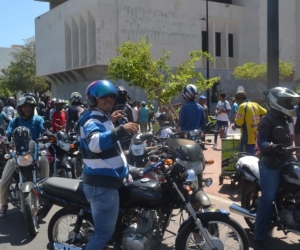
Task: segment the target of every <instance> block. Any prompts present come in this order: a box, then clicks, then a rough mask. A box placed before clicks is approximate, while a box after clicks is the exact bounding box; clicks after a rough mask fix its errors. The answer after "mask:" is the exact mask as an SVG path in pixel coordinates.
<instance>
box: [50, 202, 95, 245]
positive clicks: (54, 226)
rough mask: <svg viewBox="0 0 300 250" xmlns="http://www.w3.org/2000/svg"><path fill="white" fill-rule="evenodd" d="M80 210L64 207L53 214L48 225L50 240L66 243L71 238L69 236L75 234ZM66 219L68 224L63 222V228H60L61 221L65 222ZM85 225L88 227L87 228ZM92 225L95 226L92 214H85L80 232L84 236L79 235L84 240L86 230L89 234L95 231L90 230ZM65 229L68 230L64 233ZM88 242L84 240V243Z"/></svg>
mask: <svg viewBox="0 0 300 250" xmlns="http://www.w3.org/2000/svg"><path fill="white" fill-rule="evenodd" d="M78 212H79V209H66V208H62V209H60V210H59V211H57V212H56V213H55V214H54V215H53V217H52V218H51V220H50V222H49V225H48V240H49V242H58V243H66V242H68V240H70V238H69V237H71V236H74V232H73V230H74V226H75V223H76V220H77V216H78ZM64 220H65V222H66V224H63V225H62V229H61V230H60V229H59V226H60V223H63V222H64ZM85 226H87V227H86V228H85ZM90 227H93V219H92V215H89V214H85V215H84V216H83V221H82V226H81V228H80V234H81V236H82V237H79V238H80V239H83V241H84V237H87V236H86V235H84V233H85V232H88V233H90V235H89V236H92V234H93V232H91V231H90V230H91V228H90ZM63 230H67V232H65V233H64V234H63ZM58 233H61V234H63V235H58ZM64 237H65V238H64ZM87 240H88V239H87ZM86 243H87V242H82V245H83V244H86ZM78 244H79V245H78V246H80V243H78Z"/></svg>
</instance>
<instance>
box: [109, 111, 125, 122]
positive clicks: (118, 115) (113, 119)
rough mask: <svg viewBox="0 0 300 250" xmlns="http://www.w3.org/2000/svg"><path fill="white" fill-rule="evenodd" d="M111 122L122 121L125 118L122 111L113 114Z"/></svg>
mask: <svg viewBox="0 0 300 250" xmlns="http://www.w3.org/2000/svg"><path fill="white" fill-rule="evenodd" d="M110 117H111V122H112V123H115V122H116V121H117V120H119V119H121V118H122V117H123V115H122V110H116V111H114V112H113V113H112V114H111V116H110Z"/></svg>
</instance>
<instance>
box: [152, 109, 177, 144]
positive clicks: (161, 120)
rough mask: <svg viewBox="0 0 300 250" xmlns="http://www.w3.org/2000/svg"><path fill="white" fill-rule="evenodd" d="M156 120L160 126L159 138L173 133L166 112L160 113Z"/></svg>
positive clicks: (164, 137) (167, 136)
mask: <svg viewBox="0 0 300 250" xmlns="http://www.w3.org/2000/svg"><path fill="white" fill-rule="evenodd" d="M156 120H157V121H158V124H159V126H160V133H159V137H160V138H161V139H166V138H169V134H171V133H173V130H174V129H172V126H171V123H170V122H169V121H168V117H167V114H166V113H165V112H163V113H161V114H160V115H159V116H158V117H157V118H156Z"/></svg>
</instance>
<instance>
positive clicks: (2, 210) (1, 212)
mask: <svg viewBox="0 0 300 250" xmlns="http://www.w3.org/2000/svg"><path fill="white" fill-rule="evenodd" d="M7 209H8V205H3V206H2V207H1V208H0V218H2V217H4V216H5V215H6V211H7Z"/></svg>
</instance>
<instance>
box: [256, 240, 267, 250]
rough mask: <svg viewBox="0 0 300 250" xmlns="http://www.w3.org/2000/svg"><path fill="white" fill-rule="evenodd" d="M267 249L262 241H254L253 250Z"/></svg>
mask: <svg viewBox="0 0 300 250" xmlns="http://www.w3.org/2000/svg"><path fill="white" fill-rule="evenodd" d="M266 249H267V247H266V245H265V243H264V241H263V240H254V248H253V250H266Z"/></svg>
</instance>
